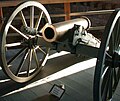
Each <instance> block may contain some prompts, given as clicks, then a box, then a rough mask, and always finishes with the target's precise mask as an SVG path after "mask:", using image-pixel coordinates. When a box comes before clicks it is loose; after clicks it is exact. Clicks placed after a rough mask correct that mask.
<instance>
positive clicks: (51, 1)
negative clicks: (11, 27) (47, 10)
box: [0, 0, 112, 7]
mask: <svg viewBox="0 0 120 101" xmlns="http://www.w3.org/2000/svg"><path fill="white" fill-rule="evenodd" d="M24 1H26V0H14V1H13V0H12V1H11V0H10V1H0V7H9V6H16V5H18V4H20V3H21V2H24ZM35 1H38V2H40V3H42V4H54V3H72V2H92V1H106V0H35ZM107 1H112V0H107Z"/></svg>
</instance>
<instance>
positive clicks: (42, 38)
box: [0, 1, 120, 101]
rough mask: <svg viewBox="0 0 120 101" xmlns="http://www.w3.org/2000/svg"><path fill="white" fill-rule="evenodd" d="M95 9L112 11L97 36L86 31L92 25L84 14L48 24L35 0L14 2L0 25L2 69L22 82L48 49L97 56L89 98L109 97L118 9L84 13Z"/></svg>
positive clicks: (119, 27)
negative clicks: (20, 2) (99, 36)
mask: <svg viewBox="0 0 120 101" xmlns="http://www.w3.org/2000/svg"><path fill="white" fill-rule="evenodd" d="M99 12H100V14H101V13H103V12H105V13H106V12H108V13H110V12H111V13H112V14H111V16H110V17H109V19H108V22H107V24H106V25H105V29H104V32H103V34H102V38H100V40H99V39H97V38H96V37H94V36H93V34H92V32H90V31H89V30H90V29H91V28H92V29H94V30H95V28H93V27H92V26H91V21H90V20H89V18H87V17H84V16H83V17H80V18H77V19H73V20H69V21H64V22H59V23H55V24H52V22H51V18H50V16H49V13H48V12H47V10H46V9H45V7H44V6H43V5H42V4H40V3H39V2H36V1H27V2H24V3H22V4H20V5H18V6H17V7H16V9H15V10H14V11H13V12H12V14H11V15H10V16H9V17H8V18H7V19H6V21H5V22H4V24H3V26H2V28H1V36H0V55H1V56H0V61H1V67H2V69H3V70H4V72H5V73H6V74H7V76H9V77H10V78H11V79H12V80H14V81H16V82H19V83H24V82H27V81H29V80H31V79H32V78H34V77H35V76H36V75H37V74H38V73H39V72H40V71H41V70H42V69H43V67H44V65H45V63H46V61H47V59H48V58H47V57H48V56H49V52H50V49H51V50H56V51H57V52H60V51H68V52H70V53H72V54H77V55H79V54H83V55H87V56H89V57H91V58H97V62H96V66H95V73H94V82H93V100H94V101H108V100H112V97H113V94H114V92H115V90H116V88H117V85H118V82H119V79H120V34H119V32H120V10H119V9H116V10H108V11H107V10H103V11H91V12H86V14H90V13H91V14H95V13H97V14H99ZM96 28H97V30H100V29H101V28H104V27H99V26H96ZM99 28H100V29H99Z"/></svg>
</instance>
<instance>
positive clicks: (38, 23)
mask: <svg viewBox="0 0 120 101" xmlns="http://www.w3.org/2000/svg"><path fill="white" fill-rule="evenodd" d="M42 16H43V11H42V12H41V13H40V14H39V17H38V19H37V21H36V24H35V28H36V30H38V27H39V25H40V21H41V18H42Z"/></svg>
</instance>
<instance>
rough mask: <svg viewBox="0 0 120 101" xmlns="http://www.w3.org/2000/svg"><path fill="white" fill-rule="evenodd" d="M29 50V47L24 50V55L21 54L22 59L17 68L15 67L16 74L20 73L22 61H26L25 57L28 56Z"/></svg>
mask: <svg viewBox="0 0 120 101" xmlns="http://www.w3.org/2000/svg"><path fill="white" fill-rule="evenodd" d="M29 51H30V50H29V49H28V50H26V52H25V54H24V56H23V58H22V60H21V62H20V64H19V66H18V69H17V72H16V76H18V75H19V73H20V71H21V69H22V67H23V65H24V63H25V61H26V59H27V57H28V54H29Z"/></svg>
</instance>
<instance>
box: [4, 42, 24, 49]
mask: <svg viewBox="0 0 120 101" xmlns="http://www.w3.org/2000/svg"><path fill="white" fill-rule="evenodd" d="M20 45H22V43H21V42H16V43H10V44H6V45H5V47H7V48H9V47H16V46H20Z"/></svg>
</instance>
